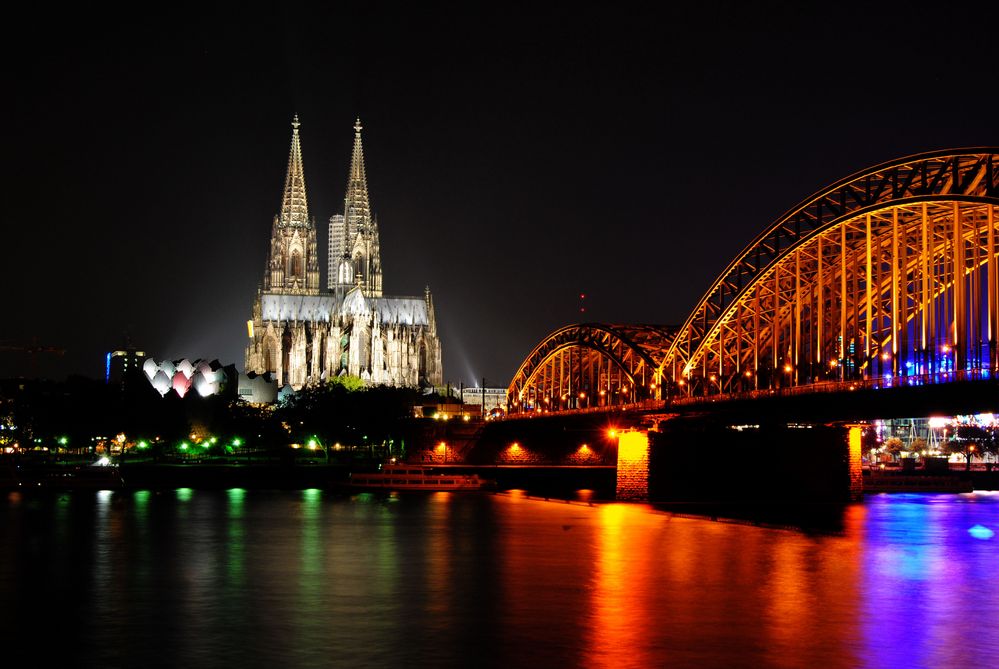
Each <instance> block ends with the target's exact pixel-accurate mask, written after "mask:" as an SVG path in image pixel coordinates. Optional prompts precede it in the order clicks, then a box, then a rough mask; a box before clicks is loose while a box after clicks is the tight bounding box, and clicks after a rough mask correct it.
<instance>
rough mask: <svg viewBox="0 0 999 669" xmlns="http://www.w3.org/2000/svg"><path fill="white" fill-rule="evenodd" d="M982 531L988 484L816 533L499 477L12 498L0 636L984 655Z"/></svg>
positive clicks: (348, 660)
mask: <svg viewBox="0 0 999 669" xmlns="http://www.w3.org/2000/svg"><path fill="white" fill-rule="evenodd" d="M993 532H999V495H997V494H995V493H992V494H989V493H985V494H983V493H977V494H969V495H891V496H889V495H878V496H872V497H869V498H868V499H867V500H866V501H865V503H864V504H862V505H860V504H858V505H853V506H850V507H847V508H846V509H844V510H843V514H842V517H841V519H840V522H839V523H838V524H837V528H836V530H835V531H832V532H825V531H823V532H805V531H801V530H796V529H784V528H772V527H761V526H756V525H753V524H748V523H742V522H724V521H721V520H719V521H712V520H710V519H703V518H692V517H687V516H679V515H675V514H671V513H668V512H664V511H661V510H657V509H654V508H651V507H648V506H644V505H629V504H614V503H606V504H594V505H593V506H590V505H587V504H575V503H573V504H570V503H565V502H554V501H541V500H535V499H531V498H527V497H524V496H520V495H518V494H516V493H512V494H502V495H477V494H471V495H469V494H464V495H463V494H454V493H433V494H402V495H372V494H362V495H356V496H345V495H335V494H331V493H328V492H324V491H321V490H315V489H313V490H304V491H258V490H253V491H247V490H242V489H231V490H222V491H200V490H190V489H179V490H171V491H161V492H154V491H144V490H140V491H127V492H110V491H99V492H72V493H64V494H37V495H32V494H25V493H10V494H5V495H4V496H3V497H0V603H2V606H0V635H2V639H3V646H4V654H5V657H7V658H8V659H14V658H17V657H18V656H20V658H21V659H29V660H31V661H32V662H33V664H36V665H38V666H42V663H44V662H45V661H47V660H51V659H56V658H58V659H61V660H64V664H66V662H65V660H67V659H68V660H69V663H68V664H69V665H71V666H130V667H133V666H134V667H140V666H152V667H159V666H163V667H221V666H231V667H241V668H246V667H294V666H310V667H314V666H338V667H459V666H479V667H505V668H510V667H565V666H578V667H614V668H616V669H618V668H625V667H643V668H644V667H661V666H678V667H815V666H818V667H823V668H824V669H827V668H831V667H934V668H935V667H987V666H999V571H997V570H999V537H996V536H994V535H993V534H992V533H993ZM10 666H14V665H13V664H12V665H10Z"/></svg>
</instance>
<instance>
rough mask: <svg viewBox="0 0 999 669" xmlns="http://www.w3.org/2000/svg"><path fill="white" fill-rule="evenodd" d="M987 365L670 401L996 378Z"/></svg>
mask: <svg viewBox="0 0 999 669" xmlns="http://www.w3.org/2000/svg"><path fill="white" fill-rule="evenodd" d="M995 376H996V375H995V374H994V373H993V372H990V371H989V370H988V369H967V370H959V371H951V372H934V373H932V374H912V375H906V376H902V375H898V376H891V375H886V376H881V377H877V378H871V379H852V380H846V381H819V382H816V383H808V384H802V385H799V386H787V387H784V388H766V389H761V390H746V391H741V392H737V393H724V394H718V395H691V396H674V397H673V398H672V399H671V400H670V401H669V402H668V404H670V405H679V406H683V405H686V404H698V403H701V402H704V401H705V400H711V401H738V400H752V399H759V398H763V397H774V396H777V397H780V396H794V395H811V394H814V393H841V392H850V391H855V390H879V389H882V388H901V387H915V386H927V385H937V384H941V383H960V382H964V381H980V380H984V379H990V378H995Z"/></svg>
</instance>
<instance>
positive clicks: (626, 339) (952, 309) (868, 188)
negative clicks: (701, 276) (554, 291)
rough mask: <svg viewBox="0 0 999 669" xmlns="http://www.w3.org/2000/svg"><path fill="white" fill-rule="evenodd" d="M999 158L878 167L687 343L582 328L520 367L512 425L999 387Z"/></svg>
mask: <svg viewBox="0 0 999 669" xmlns="http://www.w3.org/2000/svg"><path fill="white" fill-rule="evenodd" d="M997 238H999V148H973V149H960V150H948V151H937V152H932V153H925V154H920V155H917V156H911V157H909V158H902V159H899V160H895V161H892V162H889V163H885V164H883V165H879V166H876V167H873V168H870V169H868V170H865V171H863V172H860V173H858V174H855V175H853V176H851V177H848V178H846V179H843V180H842V181H839V182H838V183H836V184H833V185H832V186H830V187H828V188H826V189H824V190H822V191H820V192H818V193H817V194H815V195H813V196H812V197H810V198H808V199H806V200H804V201H803V202H801V203H800V204H799V205H797V206H796V207H794V208H792V209H791V210H789V211H788V212H787V213H785V214H784V215H783V216H781V217H780V218H779V219H777V221H776V222H775V223H774V224H773V225H771V226H770V227H769V228H768V229H767V230H766V231H765V232H763V233H762V234H761V235H759V236H758V237H757V238H756V239H755V240H753V242H752V243H751V244H750V245H749V246H747V247H746V249H745V250H744V251H743V252H742V253H740V254H739V256H738V257H736V258H735V260H733V261H732V263H731V264H730V265H729V266H728V267H727V268H726V269H725V271H724V272H723V273H722V274H721V276H719V277H718V279H716V280H715V282H714V283H713V284H712V285H711V287H710V288H709V290H708V291H707V293H705V295H704V296H703V297H702V298H701V300H700V302H698V304H697V306H696V307H695V308H694V310H693V312H691V314H690V316H689V317H688V318H687V320H686V321H685V322H684V324H683V325H682V326H681V327H680V328H669V327H665V326H636V325H606V324H593V323H591V324H583V325H570V326H567V327H564V328H561V329H559V330H557V331H555V332H553V333H552V334H550V335H548V337H546V338H545V339H544V340H543V341H542V342H541V343H540V344H538V346H536V347H535V348H534V350H533V351H531V353H530V354H529V355H528V356H527V358H526V359H525V360H524V363H523V364H522V365H521V366H520V369H519V370H518V371H517V374H516V375H515V376H514V379H513V381H512V382H511V384H510V387H509V389H508V394H507V401H508V405H509V408H510V410H511V411H512V412H514V413H520V412H524V411H531V412H544V411H555V410H564V409H580V408H589V407H597V406H612V405H615V404H624V403H631V402H636V401H641V400H645V399H652V398H655V399H667V398H671V397H678V396H687V395H713V394H730V393H740V392H746V391H765V390H773V389H777V388H788V387H793V386H808V385H815V384H825V383H832V382H839V383H843V382H850V383H851V384H852V383H853V382H857V383H863V382H877V383H878V384H881V385H884V384H891V383H896V382H898V383H932V382H940V381H949V380H953V379H955V378H969V377H970V378H975V377H987V376H992V377H994V376H995V375H999V342H997V339H999V239H997Z"/></svg>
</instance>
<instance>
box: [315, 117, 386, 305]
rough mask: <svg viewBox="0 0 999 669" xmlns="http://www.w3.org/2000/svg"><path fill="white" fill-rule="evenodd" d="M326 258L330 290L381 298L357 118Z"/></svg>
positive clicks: (375, 239) (378, 253)
mask: <svg viewBox="0 0 999 669" xmlns="http://www.w3.org/2000/svg"><path fill="white" fill-rule="evenodd" d="M329 229H330V244H329V250H330V257H329V265H328V270H329V274H328V276H327V281H326V285H327V287H328V288H329V289H330V290H339V291H341V292H345V291H349V290H350V289H351V288H353V287H355V286H360V287H361V290H363V291H364V294H365V295H366V296H368V297H381V294H382V258H381V250H380V248H379V242H378V221H377V220H376V219H375V218H374V216H373V215H372V213H371V202H370V200H369V198H368V179H367V175H366V174H365V171H364V150H363V148H362V146H361V119H357V120H356V121H355V122H354V151H353V153H352V154H351V158H350V171H349V172H348V174H347V192H346V195H345V197H344V199H343V214H337V215H335V216H332V217H331V218H330V228H329Z"/></svg>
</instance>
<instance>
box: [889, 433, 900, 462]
mask: <svg viewBox="0 0 999 669" xmlns="http://www.w3.org/2000/svg"><path fill="white" fill-rule="evenodd" d="M903 447H904V444H903V443H902V440H901V439H899V438H898V437H892V438H890V439H887V440H885V450H886V451H888V453H890V454H891V457H892V460H896V459H898V456H899V454H900V453H901V452H902V450H903Z"/></svg>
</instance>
